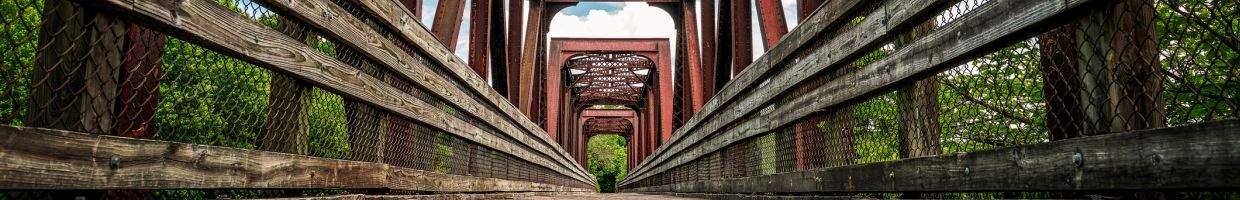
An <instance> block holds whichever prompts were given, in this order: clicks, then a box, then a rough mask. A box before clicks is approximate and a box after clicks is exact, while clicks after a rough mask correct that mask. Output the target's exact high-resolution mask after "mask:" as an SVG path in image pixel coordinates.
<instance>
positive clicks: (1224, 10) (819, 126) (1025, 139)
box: [624, 0, 1240, 198]
mask: <svg viewBox="0 0 1240 200" xmlns="http://www.w3.org/2000/svg"><path fill="white" fill-rule="evenodd" d="M987 3H988V2H987V1H959V2H957V3H955V4H953V5H951V6H946V8H945V9H944V10H942V11H940V12H939V13H938V14H937V15H936V16H935V17H931V18H929V20H927V21H922V22H920V23H919V24H920V25H914V26H912V27H909V28H907V29H904V31H903V32H901V34H896V35H895V36H893V37H891V38H887V40H886V41H885V42H884V45H879V46H877V47H874V48H872V49H868V50H865V51H864V52H868V53H865V54H862V55H863V56H860V57H857V58H852V59H851V62H850V64H848V65H846V66H839V67H834V68H828V70H825V71H826V72H823V73H821V74H817V75H814V77H811V78H809V79H807V80H806V81H804V82H802V83H800V84H798V85H797V86H795V87H793V88H792V89H790V91H788V92H787V93H788V95H786V96H780V97H776V98H775V100H773V101H771V102H770V103H769V104H768V105H764V106H761V107H759V110H761V111H755V112H758V113H764V112H768V111H771V110H774V109H776V108H778V107H781V106H785V105H787V104H788V103H789V102H792V101H793V100H795V99H800V98H809V97H806V96H805V95H807V94H810V92H809V91H813V90H817V89H820V87H823V85H824V84H828V83H830V82H832V81H835V80H837V79H839V78H841V77H842V76H847V75H849V74H850V73H853V72H856V71H858V70H859V69H863V68H867V67H881V66H872V64H874V63H875V61H879V60H883V59H886V58H889V57H890V56H891V55H895V53H897V52H899V51H901V50H903V49H904V48H905V47H906V46H908V45H909V44H912V43H913V42H915V41H917V40H918V39H919V38H922V37H925V36H927V35H928V34H930V33H933V32H934V31H936V30H939V29H941V28H943V27H944V26H945V25H948V24H950V23H952V22H955V21H957V20H959V19H960V18H961V17H962V16H965V15H967V14H969V13H970V12H972V11H973V10H974V9H976V8H978V7H980V6H983V5H985V4H987ZM862 10H863V11H862V12H860V13H858V15H857V16H854V18H852V20H851V21H849V22H848V23H845V25H843V27H841V28H839V29H830V28H828V29H827V30H831V31H828V32H826V33H822V34H823V35H821V36H819V37H822V38H824V39H820V40H818V42H811V43H810V44H808V45H809V46H810V50H808V51H820V50H818V49H816V48H822V44H823V43H825V42H827V41H830V39H831V38H832V37H834V36H835V34H838V32H839V31H841V30H847V29H850V28H852V26H854V25H856V24H857V23H859V22H861V21H862V20H864V17H863V16H866V15H868V13H870V12H871V11H872V10H873V9H872V7H871V8H870V9H862ZM1086 10H1087V13H1088V14H1082V15H1080V16H1078V17H1076V18H1074V19H1071V20H1066V22H1064V23H1057V24H1050V25H1054V26H1053V27H1046V28H1044V29H1041V31H1038V32H1035V33H1033V34H1029V35H1021V37H1023V38H1025V39H1017V40H1014V41H1015V42H1013V43H1009V44H1005V45H1002V46H999V47H995V48H989V49H986V50H985V51H983V52H982V53H983V54H976V55H973V56H967V58H966V59H964V60H962V61H959V62H952V63H949V65H950V66H948V67H942V68H931V72H933V73H929V74H926V75H918V76H914V77H915V79H914V80H910V81H905V82H900V83H897V84H896V85H894V86H892V87H884V88H882V89H880V90H878V91H871V92H867V93H866V95H863V96H862V98H860V99H855V100H851V101H846V102H845V103H843V104H840V105H835V106H830V107H827V108H823V109H821V110H819V111H817V112H815V113H813V114H811V115H810V116H806V117H802V118H800V119H797V120H795V121H793V122H791V123H788V124H787V125H784V126H782V127H779V128H776V129H773V130H772V131H770V132H766V133H762V134H758V135H755V136H752V137H747V138H740V139H739V140H737V141H736V142H733V143H731V144H729V145H728V146H726V147H724V148H722V149H719V150H716V151H713V152H709V153H708V154H706V155H703V156H701V157H698V158H697V159H696V160H693V161H690V162H688V163H685V164H681V165H677V166H675V167H672V168H670V169H668V170H666V171H663V172H660V173H657V174H653V175H652V176H650V177H648V178H645V179H640V180H635V181H634V182H631V183H629V184H628V185H626V186H624V187H627V188H639V187H648V186H658V185H666V184H672V183H682V182H685V181H698V180H728V179H734V178H747V177H756V176H760V175H768V174H779V173H786V172H795V171H805V170H812V169H819V168H824V167H835V166H845V165H854V164H863V163H874V162H882V161H891V160H897V159H902V158H912V157H923V156H933V155H940V154H943V153H954V152H974V151H981V150H988V149H994V148H999V147H1013V146H1020V145H1028V144H1036V143H1045V142H1049V141H1053V140H1062V139H1069V138H1074V137H1082V136H1087V135H1097V134H1108V133H1116V132H1125V131H1132V130H1142V129H1150V128H1157V127H1166V126H1176V125H1185V124H1191V123H1197V122H1208V121H1218V120H1224V119H1235V118H1236V117H1237V112H1236V111H1235V110H1236V108H1235V105H1237V104H1236V103H1235V102H1236V99H1237V98H1236V97H1235V94H1240V91H1237V90H1236V89H1235V88H1240V87H1236V86H1237V83H1238V82H1237V80H1236V77H1240V73H1238V72H1237V71H1236V69H1235V67H1233V66H1235V64H1237V62H1238V61H1240V57H1238V56H1237V55H1240V54H1236V52H1237V50H1240V49H1237V48H1236V45H1235V44H1234V43H1235V42H1234V41H1236V40H1237V39H1240V37H1237V35H1238V34H1237V31H1236V30H1240V29H1237V28H1235V27H1236V25H1237V24H1240V22H1238V21H1236V20H1235V19H1236V18H1235V16H1237V15H1240V9H1237V5H1236V2H1234V1H1228V2H1222V1H1183V0H1178V1H1177V0H1166V1H1153V0H1130V1H1109V2H1103V3H1098V4H1090V5H1089V9H1086ZM804 54H808V52H805V53H804ZM804 60H805V59H800V58H796V59H790V60H789V61H785V62H790V63H785V64H787V65H791V63H795V62H803V61H804ZM776 69H778V67H776ZM897 70H898V69H897ZM758 83H761V84H767V83H765V82H762V81H758ZM758 88H761V86H759V87H758ZM749 92H752V91H749ZM824 94H828V95H830V94H831V93H824ZM745 95H748V94H746V93H741V94H740V95H738V96H741V97H743V96H745ZM747 120H752V116H746V117H742V118H741V119H738V120H737V121H738V122H744V121H747ZM736 124H738V123H733V124H728V125H727V126H724V127H723V128H720V129H719V131H718V132H715V133H713V134H709V136H707V137H706V139H703V140H702V141H711V140H712V139H714V138H716V137H723V136H722V133H727V132H729V131H731V130H733V129H736V128H737V127H736V126H737V125H736ZM695 145H698V146H697V147H694V146H690V147H689V148H690V149H692V148H701V147H702V145H703V144H695ZM893 192H896V191H893ZM857 195H860V196H867V197H880V198H898V197H919V196H920V197H933V198H1049V197H1057V198H1065V197H1069V198H1070V197H1081V196H1073V195H1082V194H1064V193H1047V192H1007V193H1004V192H997V193H944V194H911V193H910V194H857ZM910 195H914V196H910ZM1084 195H1089V194H1084ZM1107 195H1110V194H1103V196H1107ZM1139 195H1144V193H1142V194H1139ZM1154 195H1166V197H1182V198H1191V197H1198V196H1227V194H1219V193H1167V194H1162V193H1158V194H1154Z"/></svg>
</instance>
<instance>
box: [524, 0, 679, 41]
mask: <svg viewBox="0 0 1240 200" xmlns="http://www.w3.org/2000/svg"><path fill="white" fill-rule="evenodd" d="M673 25H674V24H673V23H672V18H671V16H669V15H668V14H667V12H664V11H663V10H661V9H658V8H655V7H651V6H648V5H646V3H632V2H630V3H625V4H624V7H622V8H620V10H619V11H616V12H614V13H608V12H607V11H603V10H591V11H590V12H589V14H586V16H574V15H566V14H564V13H563V12H561V13H557V14H556V15H555V17H554V18H552V19H551V25H550V28H551V29H550V31H549V32H548V34H547V35H548V36H551V37H575V38H583V37H606V38H675V36H676V30H675V27H674V26H673Z"/></svg>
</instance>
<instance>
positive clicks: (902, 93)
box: [893, 20, 943, 158]
mask: <svg viewBox="0 0 1240 200" xmlns="http://www.w3.org/2000/svg"><path fill="white" fill-rule="evenodd" d="M934 26H935V23H934V21H933V20H931V21H928V22H926V23H924V24H921V25H918V26H917V27H914V28H913V30H910V31H909V33H907V34H905V35H903V36H900V37H899V38H897V39H896V41H895V42H893V43H895V46H897V48H898V47H901V46H905V45H907V44H908V43H912V42H913V41H914V40H916V39H917V38H920V37H922V36H924V35H925V34H928V33H930V31H932V30H933V29H934ZM938 84H939V82H938V78H936V77H935V76H933V75H932V76H930V77H927V78H924V79H922V80H918V81H915V82H912V83H909V84H908V85H907V86H905V87H902V88H900V89H899V91H898V92H897V94H898V97H897V101H898V102H897V103H896V104H897V105H898V107H899V110H900V119H901V121H903V123H901V126H900V133H901V134H900V136H899V137H900V157H901V158H913V157H923V156H931V155H938V154H940V153H942V152H943V150H942V149H941V148H940V147H939V137H940V134H941V133H940V132H941V130H940V128H939V109H940V108H939V101H938V88H939V87H938Z"/></svg>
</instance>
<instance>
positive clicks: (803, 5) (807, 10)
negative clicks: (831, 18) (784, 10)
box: [797, 0, 826, 22]
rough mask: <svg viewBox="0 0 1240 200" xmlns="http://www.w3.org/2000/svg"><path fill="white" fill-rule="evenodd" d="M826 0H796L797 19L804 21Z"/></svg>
mask: <svg viewBox="0 0 1240 200" xmlns="http://www.w3.org/2000/svg"><path fill="white" fill-rule="evenodd" d="M825 2H826V0H798V1H797V21H798V22H801V21H805V19H809V16H810V15H812V14H814V11H815V10H818V7H820V6H822V3H825Z"/></svg>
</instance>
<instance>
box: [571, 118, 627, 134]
mask: <svg viewBox="0 0 1240 200" xmlns="http://www.w3.org/2000/svg"><path fill="white" fill-rule="evenodd" d="M581 129H582V130H581V132H582V133H583V134H585V135H587V137H589V136H591V135H597V134H621V135H628V134H629V132H630V131H632V130H633V122H632V121H631V120H630V119H626V118H622V117H598V118H590V119H587V120H586V122H585V123H584V124H582V125H581Z"/></svg>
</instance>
